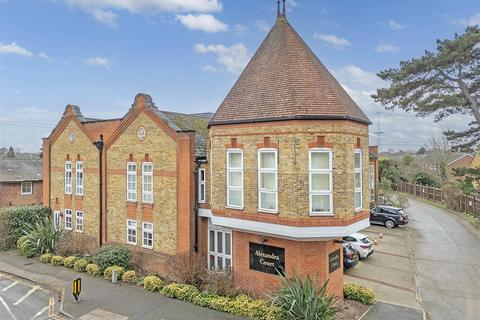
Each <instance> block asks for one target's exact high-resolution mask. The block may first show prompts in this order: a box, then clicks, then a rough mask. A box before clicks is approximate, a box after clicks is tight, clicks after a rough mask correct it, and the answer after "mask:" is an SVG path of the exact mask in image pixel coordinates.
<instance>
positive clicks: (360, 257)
mask: <svg viewBox="0 0 480 320" xmlns="http://www.w3.org/2000/svg"><path fill="white" fill-rule="evenodd" d="M357 256H358V260H362V259H363V258H362V256H361V255H360V252H359V251H358V250H357Z"/></svg>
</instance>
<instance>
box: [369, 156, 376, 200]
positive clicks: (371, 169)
mask: <svg viewBox="0 0 480 320" xmlns="http://www.w3.org/2000/svg"><path fill="white" fill-rule="evenodd" d="M368 174H369V178H370V179H369V181H370V200H371V201H374V200H375V164H373V163H370V164H369V172H368Z"/></svg>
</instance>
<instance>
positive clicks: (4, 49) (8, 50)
mask: <svg viewBox="0 0 480 320" xmlns="http://www.w3.org/2000/svg"><path fill="white" fill-rule="evenodd" d="M0 54H14V55H17V56H24V57H31V56H32V53H31V52H30V51H28V50H27V49H25V48H22V47H20V46H19V45H17V44H16V43H15V42H12V43H10V44H4V43H0Z"/></svg>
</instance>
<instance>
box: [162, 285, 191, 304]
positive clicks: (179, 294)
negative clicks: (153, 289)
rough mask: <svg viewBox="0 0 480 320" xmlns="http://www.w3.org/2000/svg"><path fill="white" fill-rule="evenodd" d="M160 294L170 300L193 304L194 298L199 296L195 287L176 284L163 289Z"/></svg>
mask: <svg viewBox="0 0 480 320" xmlns="http://www.w3.org/2000/svg"><path fill="white" fill-rule="evenodd" d="M161 292H162V294H164V295H166V296H167V297H170V298H175V299H179V300H183V301H188V302H193V301H194V300H195V298H196V297H197V296H198V295H199V294H200V290H198V289H197V288H196V287H195V286H192V285H190V284H176V283H172V284H169V285H168V286H165V287H163V289H162V291H161Z"/></svg>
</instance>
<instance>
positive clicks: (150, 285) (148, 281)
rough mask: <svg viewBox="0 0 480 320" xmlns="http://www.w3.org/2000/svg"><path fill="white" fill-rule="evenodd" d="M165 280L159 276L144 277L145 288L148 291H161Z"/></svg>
mask: <svg viewBox="0 0 480 320" xmlns="http://www.w3.org/2000/svg"><path fill="white" fill-rule="evenodd" d="M162 286H163V281H162V279H160V278H159V277H157V276H148V277H145V278H144V279H143V288H144V289H145V290H147V291H159V290H160V289H161V288H162Z"/></svg>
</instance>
